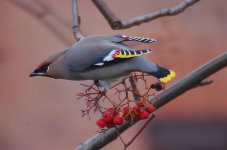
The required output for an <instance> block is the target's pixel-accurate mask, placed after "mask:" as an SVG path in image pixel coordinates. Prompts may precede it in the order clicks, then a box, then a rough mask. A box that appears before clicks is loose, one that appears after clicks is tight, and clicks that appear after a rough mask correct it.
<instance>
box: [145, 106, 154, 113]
mask: <svg viewBox="0 0 227 150" xmlns="http://www.w3.org/2000/svg"><path fill="white" fill-rule="evenodd" d="M154 110H155V108H154V106H153V105H147V106H146V111H147V112H148V113H152V112H154Z"/></svg>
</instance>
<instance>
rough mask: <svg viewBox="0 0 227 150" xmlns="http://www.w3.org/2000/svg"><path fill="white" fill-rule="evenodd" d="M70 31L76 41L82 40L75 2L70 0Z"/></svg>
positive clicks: (75, 0)
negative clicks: (71, 30)
mask: <svg viewBox="0 0 227 150" xmlns="http://www.w3.org/2000/svg"><path fill="white" fill-rule="evenodd" d="M72 29H73V35H74V38H75V39H76V40H77V41H80V40H81V39H83V38H84V37H83V35H82V33H81V31H80V19H79V13H78V7H77V0H72Z"/></svg>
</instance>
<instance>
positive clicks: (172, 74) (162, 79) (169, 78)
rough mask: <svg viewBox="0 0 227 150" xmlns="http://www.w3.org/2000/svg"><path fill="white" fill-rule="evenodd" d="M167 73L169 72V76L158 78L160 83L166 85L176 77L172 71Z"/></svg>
mask: <svg viewBox="0 0 227 150" xmlns="http://www.w3.org/2000/svg"><path fill="white" fill-rule="evenodd" d="M169 71H170V74H169V75H168V76H166V77H163V78H160V79H159V81H160V82H162V83H167V82H169V81H171V80H172V79H173V78H175V77H176V73H175V72H174V71H172V70H169Z"/></svg>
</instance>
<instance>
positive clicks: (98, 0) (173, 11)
mask: <svg viewBox="0 0 227 150" xmlns="http://www.w3.org/2000/svg"><path fill="white" fill-rule="evenodd" d="M92 1H93V3H94V4H95V5H96V7H97V8H98V9H99V11H100V12H101V13H102V14H103V16H104V17H105V18H106V20H107V22H108V23H109V25H110V26H111V28H112V29H113V30H121V29H126V28H130V27H132V26H136V25H140V24H142V23H145V22H149V21H152V20H154V19H157V18H160V17H164V16H173V15H177V14H179V13H181V12H183V11H184V10H185V9H186V8H188V7H189V6H192V5H193V4H195V3H197V2H199V1H200V0H183V1H182V2H181V3H179V4H178V5H176V6H175V7H172V8H165V9H161V10H159V11H156V12H153V13H150V14H146V15H143V16H139V17H135V18H132V19H130V20H126V21H121V20H120V19H119V18H118V17H117V16H116V15H115V14H114V13H113V12H112V11H111V10H110V8H109V7H108V6H107V5H106V4H105V3H104V1H103V0H92Z"/></svg>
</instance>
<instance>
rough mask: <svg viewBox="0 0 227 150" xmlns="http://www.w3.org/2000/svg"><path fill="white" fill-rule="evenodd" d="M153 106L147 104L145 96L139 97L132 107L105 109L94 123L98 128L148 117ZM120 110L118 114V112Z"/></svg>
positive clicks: (110, 126)
mask: <svg viewBox="0 0 227 150" xmlns="http://www.w3.org/2000/svg"><path fill="white" fill-rule="evenodd" d="M154 110H155V108H154V106H153V105H151V104H147V99H146V98H141V99H140V101H139V102H138V103H137V105H135V106H134V107H129V106H125V107H123V108H122V110H121V109H113V108H109V109H106V110H105V112H104V113H103V115H102V117H101V118H99V119H98V120H97V122H96V124H97V125H98V126H99V127H100V128H105V127H106V128H112V127H114V126H115V125H121V124H123V123H124V120H126V121H132V120H143V119H147V118H148V117H149V114H151V113H152V112H154ZM120 112H122V115H121V116H120V115H119V113H120Z"/></svg>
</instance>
